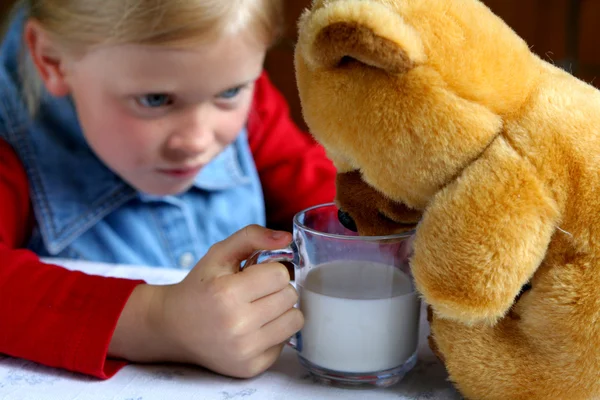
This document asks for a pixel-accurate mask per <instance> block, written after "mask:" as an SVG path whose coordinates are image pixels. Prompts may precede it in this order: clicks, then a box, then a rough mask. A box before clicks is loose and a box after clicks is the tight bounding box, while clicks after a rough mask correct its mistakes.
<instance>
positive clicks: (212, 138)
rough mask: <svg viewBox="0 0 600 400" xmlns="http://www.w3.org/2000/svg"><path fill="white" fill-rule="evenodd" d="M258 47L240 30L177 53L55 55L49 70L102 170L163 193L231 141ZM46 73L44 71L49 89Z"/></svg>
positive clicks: (246, 104) (133, 48)
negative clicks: (71, 101)
mask: <svg viewBox="0 0 600 400" xmlns="http://www.w3.org/2000/svg"><path fill="white" fill-rule="evenodd" d="M38 47H40V48H43V46H38ZM30 48H32V49H33V50H34V53H35V49H36V46H35V43H33V46H32V45H31V44H30ZM265 53H266V46H261V45H260V44H258V43H255V41H252V40H248V39H247V38H245V37H244V35H242V34H240V35H238V36H230V37H226V38H223V39H220V40H219V41H215V42H212V43H210V44H203V45H199V46H197V47H193V48H190V47H186V48H185V49H181V48H178V49H173V48H164V47H149V46H139V45H123V46H115V47H107V48H99V49H94V50H92V51H90V52H88V53H86V54H85V55H84V56H83V57H79V58H77V59H63V60H62V61H61V62H60V63H57V62H56V60H55V61H54V62H55V63H56V68H55V70H54V73H56V75H57V76H56V77H55V78H56V79H62V82H60V83H61V84H62V85H63V86H62V87H64V91H65V93H69V94H71V96H72V97H73V99H74V102H75V106H76V108H77V113H78V115H79V122H80V124H81V127H82V129H83V132H84V135H85V137H86V139H87V141H88V143H89V146H90V147H91V148H92V150H93V151H94V152H95V153H96V155H97V156H98V157H99V158H100V159H101V160H102V161H103V162H104V163H105V164H106V165H107V167H109V168H110V169H112V170H113V171H114V172H115V173H116V174H118V175H119V176H120V177H121V178H122V179H123V180H125V181H126V182H128V183H129V184H130V185H132V186H133V187H135V188H137V189H138V190H140V191H142V192H144V193H148V194H153V195H169V194H177V193H180V192H183V191H185V190H187V189H188V188H189V187H190V186H191V185H192V183H193V181H194V178H195V177H196V175H197V174H198V172H199V171H200V170H201V169H202V168H203V167H204V166H205V165H206V164H207V163H209V162H210V161H211V160H212V159H213V158H215V157H216V156H217V155H218V154H219V153H220V152H221V151H222V150H223V149H224V148H225V147H226V146H227V145H229V144H230V143H231V142H233V141H234V140H235V139H236V137H237V135H238V133H239V132H240V130H241V129H242V127H243V125H244V124H245V122H246V119H247V115H248V111H249V108H250V105H251V101H252V95H253V89H254V82H255V80H256V79H257V78H258V77H259V75H260V73H261V71H262V65H263V61H264V56H265ZM34 60H35V61H36V65H38V68H40V67H41V68H42V70H43V68H44V65H40V63H43V62H45V61H44V60H40V59H39V58H38V59H37V60H36V59H35V54H34ZM58 64H60V65H58ZM52 73H53V72H52V71H50V73H46V74H42V77H43V78H44V81H45V82H46V86H47V87H48V88H49V89H50V92H51V93H52V92H53V90H52V89H56V82H52V80H51V79H48V77H49V76H50V77H51V75H52ZM53 85H54V86H53ZM59 91H60V90H59ZM59 91H58V92H59ZM54 92H55V93H56V92H57V90H54Z"/></svg>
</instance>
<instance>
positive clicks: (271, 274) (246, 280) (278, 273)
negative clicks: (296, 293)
mask: <svg viewBox="0 0 600 400" xmlns="http://www.w3.org/2000/svg"><path fill="white" fill-rule="evenodd" d="M231 279H233V280H237V282H236V284H237V285H238V287H239V289H238V290H239V293H240V298H241V299H242V300H243V301H246V302H248V303H250V302H253V301H255V300H258V299H260V298H262V297H265V296H268V295H270V294H273V293H277V292H279V291H280V290H282V289H285V287H286V286H287V285H289V283H290V273H289V272H288V270H287V268H286V267H285V266H284V265H283V264H280V263H264V264H255V265H252V266H250V267H248V268H246V269H244V273H242V274H238V275H236V276H233V277H231Z"/></svg>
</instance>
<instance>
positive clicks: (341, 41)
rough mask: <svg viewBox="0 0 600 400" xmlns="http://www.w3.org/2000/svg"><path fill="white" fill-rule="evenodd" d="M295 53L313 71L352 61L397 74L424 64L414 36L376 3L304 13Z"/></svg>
mask: <svg viewBox="0 0 600 400" xmlns="http://www.w3.org/2000/svg"><path fill="white" fill-rule="evenodd" d="M313 7H314V5H313ZM297 50H298V51H300V53H301V55H302V56H303V58H304V61H305V62H306V64H307V66H308V67H311V68H315V69H320V68H325V69H331V68H336V67H338V66H343V65H344V64H345V63H346V62H347V61H349V60H356V61H359V62H361V63H363V64H366V65H369V66H372V67H376V68H381V69H383V70H385V71H387V72H390V73H396V74H397V73H403V72H406V71H408V70H410V69H412V68H413V67H414V66H415V65H417V64H419V63H423V62H424V61H425V59H426V57H425V52H424V49H423V43H422V41H421V37H420V36H419V34H418V33H417V31H416V30H415V29H414V28H413V27H412V26H410V25H408V24H407V23H406V22H405V21H404V19H403V18H402V16H401V15H400V14H398V13H397V12H395V11H394V10H392V9H391V8H390V7H389V6H386V5H384V4H381V3H379V2H377V1H374V0H337V1H333V2H325V3H324V5H322V6H321V7H314V8H313V10H312V11H311V10H307V11H305V12H304V13H303V15H302V16H301V18H300V21H299V36H298V49H297Z"/></svg>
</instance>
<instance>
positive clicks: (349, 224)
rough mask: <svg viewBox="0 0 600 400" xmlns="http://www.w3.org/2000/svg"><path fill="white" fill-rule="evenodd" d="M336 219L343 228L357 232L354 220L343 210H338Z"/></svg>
mask: <svg viewBox="0 0 600 400" xmlns="http://www.w3.org/2000/svg"><path fill="white" fill-rule="evenodd" d="M338 219H339V221H340V223H341V224H342V225H343V226H344V228H346V229H349V230H351V231H352V232H358V228H357V227H356V222H355V221H354V219H353V218H352V217H351V216H350V214H348V213H347V212H346V211H344V210H341V209H340V210H338Z"/></svg>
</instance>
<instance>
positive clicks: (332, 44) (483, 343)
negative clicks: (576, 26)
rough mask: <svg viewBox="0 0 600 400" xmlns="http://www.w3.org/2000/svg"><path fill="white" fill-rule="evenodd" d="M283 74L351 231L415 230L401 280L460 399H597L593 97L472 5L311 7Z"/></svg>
mask: <svg viewBox="0 0 600 400" xmlns="http://www.w3.org/2000/svg"><path fill="white" fill-rule="evenodd" d="M296 71H297V81H298V88H299V93H300V98H301V102H302V108H303V113H304V117H305V120H306V122H307V124H308V126H309V128H310V130H311V132H312V134H313V135H314V137H315V138H316V139H317V140H318V141H319V142H320V143H322V144H323V146H324V147H325V148H326V150H327V152H328V155H329V157H330V158H331V159H332V160H333V162H334V163H335V165H336V166H337V167H338V170H339V174H340V176H339V177H338V196H337V201H338V204H339V205H340V207H341V208H346V209H347V210H346V211H348V212H349V213H350V214H351V215H352V216H353V217H354V218H355V220H356V223H357V225H358V227H359V231H361V232H362V233H365V234H380V233H390V232H391V231H393V230H394V229H396V228H398V229H406V227H407V224H409V223H411V222H416V219H418V217H419V216H421V214H422V218H421V219H420V221H419V223H418V225H417V228H416V239H415V242H414V256H413V258H412V260H411V265H412V270H413V273H414V277H415V282H416V285H417V287H418V289H419V291H420V292H421V294H422V296H423V298H424V300H425V301H426V302H427V303H428V304H430V305H431V307H432V310H433V313H432V318H431V330H432V335H433V341H434V346H435V347H436V348H437V350H438V351H439V354H440V356H441V357H442V358H443V360H444V362H445V364H446V367H447V370H448V372H449V375H450V378H451V379H452V381H453V382H454V383H455V384H456V386H457V388H458V389H459V390H460V391H461V392H462V393H463V395H464V396H465V397H466V398H468V399H528V400H535V399H569V400H576V399H594V398H600V92H598V91H597V90H596V89H594V88H593V87H591V86H589V85H587V84H586V83H584V82H581V81H579V80H577V79H575V78H574V77H572V76H571V75H569V74H567V73H566V72H564V71H562V70H560V69H558V68H556V67H554V66H552V65H550V64H548V63H546V62H544V61H542V60H541V59H539V58H538V57H536V56H535V55H534V54H532V53H531V51H530V50H529V48H528V46H527V44H526V43H524V42H523V41H522V40H521V39H520V38H519V37H518V36H517V35H516V34H515V33H514V32H513V31H512V30H511V29H510V28H509V27H508V26H507V25H506V24H505V23H504V22H503V21H502V20H501V19H499V18H498V17H496V16H495V15H494V14H493V13H492V12H491V11H490V10H489V9H488V8H487V7H486V6H484V5H483V4H482V3H480V2H479V1H477V0H320V1H319V0H316V1H314V2H313V5H312V8H311V9H310V10H307V11H306V12H305V13H304V14H303V16H302V17H301V20H300V23H299V42H298V46H297V50H296ZM365 194H366V195H365ZM378 197H379V198H378ZM390 220H393V221H396V222H398V223H400V224H399V225H397V226H396V227H394V226H393V225H390V224H393V222H391V221H390ZM527 283H531V289H530V290H527V291H525V292H524V293H523V294H522V295H520V293H521V289H522V287H523V286H524V285H526V284H527Z"/></svg>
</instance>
